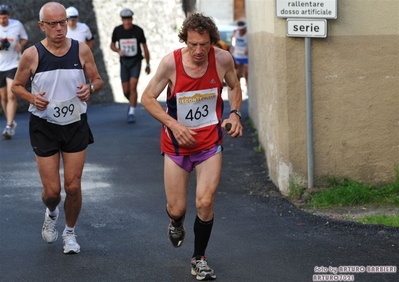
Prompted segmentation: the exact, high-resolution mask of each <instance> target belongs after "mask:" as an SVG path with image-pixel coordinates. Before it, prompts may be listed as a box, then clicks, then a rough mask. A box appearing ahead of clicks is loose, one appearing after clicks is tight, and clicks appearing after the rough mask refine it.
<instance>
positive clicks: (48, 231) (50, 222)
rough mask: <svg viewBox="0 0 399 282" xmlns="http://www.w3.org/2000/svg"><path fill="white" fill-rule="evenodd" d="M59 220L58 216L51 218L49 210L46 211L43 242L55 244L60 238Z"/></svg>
mask: <svg viewBox="0 0 399 282" xmlns="http://www.w3.org/2000/svg"><path fill="white" fill-rule="evenodd" d="M57 220H58V216H57V217H55V218H51V217H50V215H49V210H48V209H46V213H45V214H44V223H43V228H42V237H43V240H44V241H46V242H47V243H49V244H51V243H54V242H55V241H56V240H57V238H58V230H57Z"/></svg>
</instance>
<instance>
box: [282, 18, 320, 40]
mask: <svg viewBox="0 0 399 282" xmlns="http://www.w3.org/2000/svg"><path fill="white" fill-rule="evenodd" d="M287 36H290V37H319V38H325V37H327V20H322V19H287Z"/></svg>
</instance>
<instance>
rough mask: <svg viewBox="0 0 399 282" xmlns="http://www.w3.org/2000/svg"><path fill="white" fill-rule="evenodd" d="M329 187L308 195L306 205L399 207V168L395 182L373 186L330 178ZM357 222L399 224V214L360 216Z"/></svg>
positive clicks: (317, 206) (324, 206) (327, 206)
mask: <svg viewBox="0 0 399 282" xmlns="http://www.w3.org/2000/svg"><path fill="white" fill-rule="evenodd" d="M328 182H329V185H328V187H329V188H328V189H322V190H321V191H320V192H317V193H315V194H311V195H308V197H307V199H306V206H308V207H313V208H332V207H344V206H345V207H348V206H363V205H368V206H374V207H399V170H398V169H396V177H395V180H394V182H393V183H389V184H386V185H381V186H373V185H366V184H362V183H359V182H357V181H354V180H350V179H347V178H345V179H343V180H342V181H339V180H337V179H336V178H331V179H329V181H328ZM356 221H357V222H360V223H363V224H380V225H385V226H393V227H398V226H399V215H394V216H390V215H384V214H377V215H370V216H364V217H359V218H357V219H356Z"/></svg>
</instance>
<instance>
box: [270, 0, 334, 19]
mask: <svg viewBox="0 0 399 282" xmlns="http://www.w3.org/2000/svg"><path fill="white" fill-rule="evenodd" d="M276 15H277V17H279V18H308V19H309V18H320V19H336V18H337V0H314V1H307V0H297V1H290V0H276Z"/></svg>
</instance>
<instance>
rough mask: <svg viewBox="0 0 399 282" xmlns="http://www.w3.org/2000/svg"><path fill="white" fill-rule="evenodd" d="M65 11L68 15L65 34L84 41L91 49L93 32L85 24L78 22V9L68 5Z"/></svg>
mask: <svg viewBox="0 0 399 282" xmlns="http://www.w3.org/2000/svg"><path fill="white" fill-rule="evenodd" d="M66 12H67V17H68V32H67V35H66V36H67V37H69V38H72V39H75V40H77V41H80V42H84V43H86V44H87V45H89V47H90V49H93V44H94V37H93V34H92V32H91V30H90V28H89V26H88V25H87V24H85V23H81V22H79V11H78V10H77V9H76V8H75V7H69V8H68V9H66Z"/></svg>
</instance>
